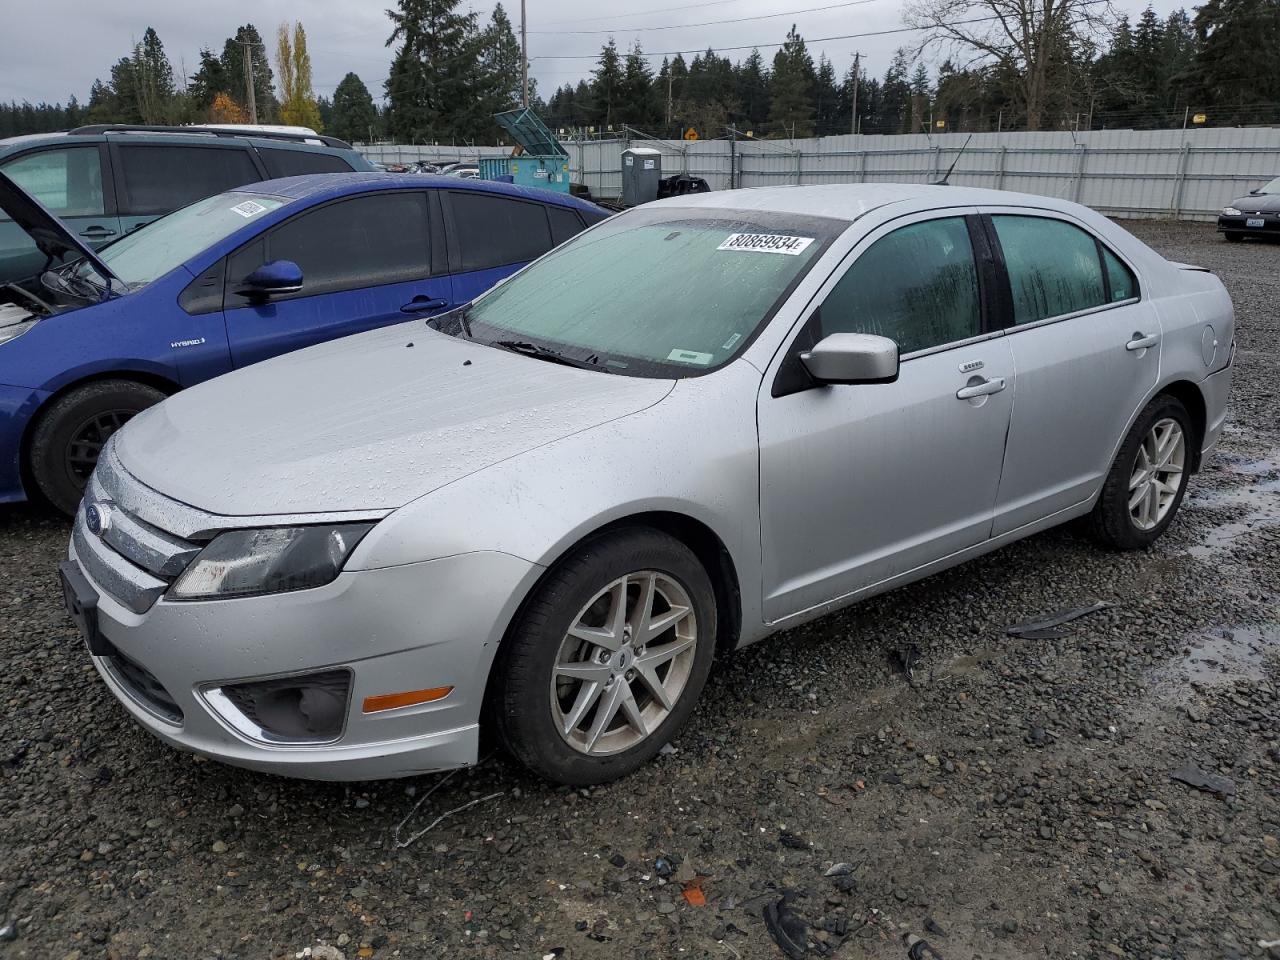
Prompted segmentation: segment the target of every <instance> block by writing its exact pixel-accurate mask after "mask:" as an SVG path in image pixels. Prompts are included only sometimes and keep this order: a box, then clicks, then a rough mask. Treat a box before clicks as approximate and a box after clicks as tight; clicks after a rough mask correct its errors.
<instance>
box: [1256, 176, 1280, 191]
mask: <svg viewBox="0 0 1280 960" xmlns="http://www.w3.org/2000/svg"><path fill="white" fill-rule="evenodd" d="M1258 192H1259V193H1268V194H1270V193H1274V194H1280V177H1276V178H1275V179H1274V180H1272V181H1271V182H1270V183H1268V184H1266V185H1265V186H1263V187H1262V188H1261V189H1260V190H1259V191H1258Z"/></svg>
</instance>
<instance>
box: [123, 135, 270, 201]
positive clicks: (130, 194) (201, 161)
mask: <svg viewBox="0 0 1280 960" xmlns="http://www.w3.org/2000/svg"><path fill="white" fill-rule="evenodd" d="M119 151H120V152H119V157H120V163H121V166H122V167H123V168H124V170H123V180H124V212H125V213H129V214H151V213H157V214H159V213H168V212H170V211H171V210H177V209H178V208H179V207H185V206H186V205H187V204H189V203H194V202H195V201H197V200H202V199H204V198H205V197H210V196H213V195H214V194H215V193H222V192H223V191H224V190H230V189H232V188H233V187H239V186H243V185H244V184H246V183H256V182H257V181H259V180H260V179H262V178H261V177H259V176H258V168H257V167H255V166H254V164H253V160H252V158H251V157H250V156H249V151H247V150H245V149H244V148H243V147H179V146H172V147H168V146H156V145H137V146H129V145H122V146H120V147H119Z"/></svg>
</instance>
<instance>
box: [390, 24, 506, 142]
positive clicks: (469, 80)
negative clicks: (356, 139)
mask: <svg viewBox="0 0 1280 960" xmlns="http://www.w3.org/2000/svg"><path fill="white" fill-rule="evenodd" d="M397 6H398V9H396V10H390V11H388V15H389V16H390V17H391V22H392V24H393V28H392V31H391V36H390V37H389V38H388V39H387V46H391V45H392V44H394V43H396V42H397V41H399V43H400V46H399V48H398V49H397V50H396V55H395V58H394V59H393V60H392V63H391V75H390V77H388V79H387V85H386V89H387V97H388V99H389V100H390V117H389V119H390V128H391V129H390V132H391V135H392V136H393V137H394V138H395V139H397V140H401V141H422V140H428V139H436V140H438V139H446V140H452V141H455V142H456V141H459V140H466V139H468V138H470V137H472V136H473V135H474V134H475V132H476V131H477V129H480V128H482V127H483V126H485V125H487V123H488V118H487V117H477V116H476V113H475V110H474V109H473V103H474V96H475V80H476V76H477V70H476V63H477V59H478V56H479V42H478V37H477V30H476V15H475V14H474V13H460V12H458V0H398V4H397Z"/></svg>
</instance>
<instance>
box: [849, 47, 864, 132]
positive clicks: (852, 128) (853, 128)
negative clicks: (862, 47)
mask: <svg viewBox="0 0 1280 960" xmlns="http://www.w3.org/2000/svg"><path fill="white" fill-rule="evenodd" d="M861 56H862V54H860V53H855V54H854V55H853V117H852V118H851V119H850V121H849V132H850V133H857V132H858V58H859V57H861Z"/></svg>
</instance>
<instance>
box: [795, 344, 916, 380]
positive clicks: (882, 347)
mask: <svg viewBox="0 0 1280 960" xmlns="http://www.w3.org/2000/svg"><path fill="white" fill-rule="evenodd" d="M800 362H801V363H803V364H804V366H805V369H806V370H808V371H809V375H810V376H811V377H813V379H815V380H817V381H818V382H819V383H893V382H894V381H895V380H897V379H898V344H897V343H896V342H895V341H893V340H890V339H889V338H888V337H877V336H875V335H874V334H870V333H832V334H829V335H828V336H825V337H823V338H822V339H821V340H819V341H818V343H817V344H816V345H815V346H814V347H813V349H812V350H809V351H808V352H806V353H802V354H800Z"/></svg>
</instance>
